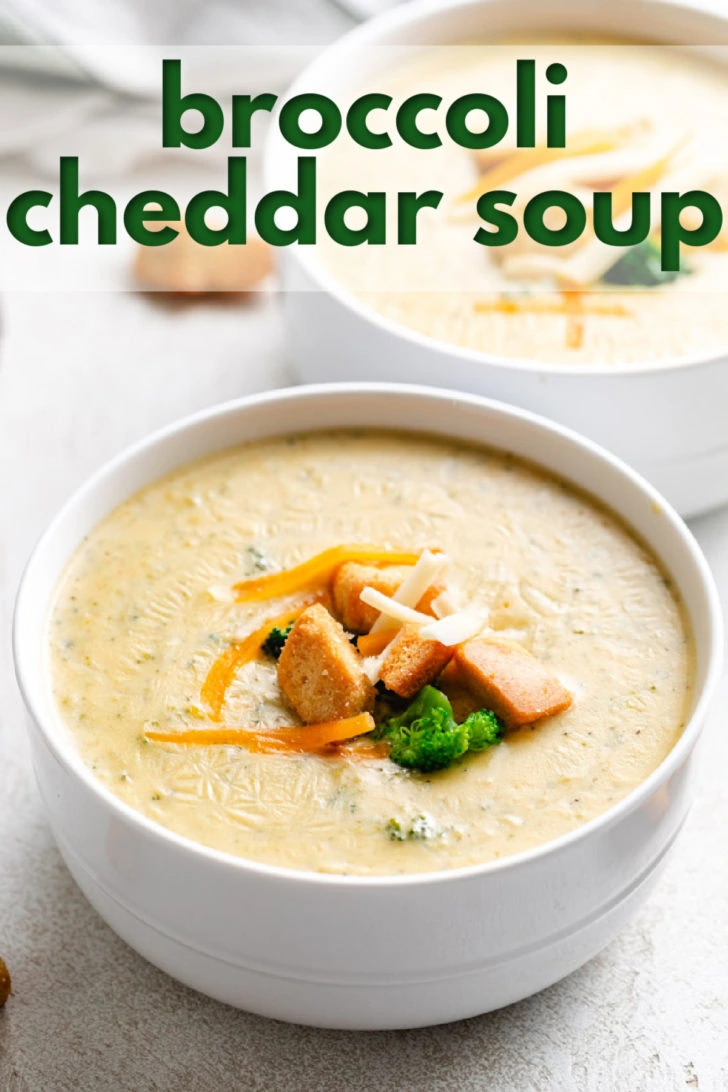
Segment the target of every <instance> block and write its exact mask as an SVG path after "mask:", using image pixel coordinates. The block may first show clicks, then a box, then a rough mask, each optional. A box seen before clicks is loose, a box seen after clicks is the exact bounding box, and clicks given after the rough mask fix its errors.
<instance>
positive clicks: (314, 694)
mask: <svg viewBox="0 0 728 1092" xmlns="http://www.w3.org/2000/svg"><path fill="white" fill-rule="evenodd" d="M362 664H363V661H362V658H361V656H360V655H359V653H358V652H357V651H356V649H355V648H354V647H353V646H352V644H351V643H350V642H349V640H348V638H347V636H346V634H345V633H344V630H343V628H342V627H341V626H340V625H339V623H338V622H337V621H336V619H335V618H332V617H331V615H330V614H329V612H328V611H327V610H326V608H325V607H323V606H321V604H320V603H314V604H313V605H312V606H310V607H307V608H306V610H305V611H304V612H303V614H301V615H299V617H298V619H297V621H296V623H295V625H294V627H293V629H292V630H291V633H290V636H289V637H288V640H287V641H286V643H285V645H284V646H283V651H282V652H281V655H280V659H279V660H278V681H279V683H280V686H281V690H282V691H283V693H284V694H285V696H286V698H287V699H288V701H289V702H290V704H291V705H292V706H293V708H294V709H295V711H296V712H297V713H298V715H299V717H300V718H301V720H303V721H305V723H306V724H319V723H321V722H323V721H329V720H343V719H344V718H345V717H353V716H355V715H356V714H358V713H363V712H369V711H371V710H372V709H373V708H374V698H375V691H374V687H373V686H372V684H371V683H370V682H369V679H368V678H367V677H366V675H365V674H364V670H363V666H362Z"/></svg>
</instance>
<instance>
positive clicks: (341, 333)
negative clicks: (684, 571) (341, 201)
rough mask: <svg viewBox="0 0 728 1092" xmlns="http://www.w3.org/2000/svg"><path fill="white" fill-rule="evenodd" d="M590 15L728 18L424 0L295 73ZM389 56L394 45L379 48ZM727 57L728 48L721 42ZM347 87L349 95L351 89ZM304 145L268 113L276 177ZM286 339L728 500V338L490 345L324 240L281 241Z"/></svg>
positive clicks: (312, 74)
mask: <svg viewBox="0 0 728 1092" xmlns="http://www.w3.org/2000/svg"><path fill="white" fill-rule="evenodd" d="M565 28H566V29H582V30H587V31H592V32H597V33H599V32H602V33H612V34H620V35H623V36H627V37H628V36H630V35H636V36H640V35H641V36H646V37H647V38H648V39H653V40H655V41H657V42H662V43H676V44H684V43H706V44H707V45H708V46H711V45H713V46H715V45H718V44H719V43H722V44H723V45H725V44H726V43H728V19H726V18H723V17H721V16H719V15H715V14H709V13H707V12H702V11H700V10H697V9H696V7H695V6H694V5H688V4H679V3H672V2H671V0H611V2H610V3H608V4H607V3H602V2H601V0H599V2H597V0H519V2H518V3H515V2H514V0H424V2H422V3H411V4H404V5H402V6H401V7H399V8H396V9H395V10H393V11H392V12H389V13H387V14H385V15H383V16H380V17H379V18H377V19H374V20H372V21H370V22H368V23H366V24H364V25H363V26H362V27H360V28H358V29H356V30H354V31H352V32H351V33H350V34H348V35H346V36H345V37H344V38H341V39H340V40H339V41H338V42H337V43H336V44H335V45H333V46H332V47H330V48H329V49H328V50H326V51H325V52H324V53H323V54H322V55H321V56H320V57H318V58H317V59H316V60H315V61H314V62H313V63H312V64H311V65H310V66H309V67H308V68H307V69H306V70H305V71H304V72H303V73H302V74H301V76H300V77H299V78H298V79H297V80H296V82H295V83H294V85H293V86H292V87H291V89H290V92H289V93H290V94H291V95H294V94H298V93H300V92H301V91H303V90H310V89H311V88H315V89H316V90H317V91H319V92H322V93H325V94H328V95H330V96H331V97H332V98H334V100H336V98H337V92H339V91H342V89H344V88H345V89H347V90H348V89H349V88H350V86H351V73H352V72H357V71H359V69H360V68H361V67H362V65H363V64H366V66H367V67H368V68H371V66H372V65H375V64H376V58H377V52H376V51H377V47H384V46H404V45H408V46H409V45H412V46H422V47H425V48H427V47H428V46H431V45H446V44H449V43H457V42H459V41H464V40H468V39H470V40H477V38H478V36H481V37H484V38H485V39H486V40H487V37H488V36H494V37H495V38H496V39H497V38H498V36H499V35H502V34H507V33H510V32H514V31H524V32H526V33H527V32H528V31H531V32H532V31H534V30H536V29H541V30H559V29H561V30H563V29H565ZM382 54H383V56H384V57H385V58H386V56H387V54H386V53H384V50H382ZM723 57H724V58H725V50H723ZM339 97H340V98H341V99H342V102H343V101H346V95H345V94H343V93H342V94H341V95H339ZM295 154H296V152H295V150H294V149H292V148H291V147H290V146H289V145H287V144H285V142H284V141H283V140H282V138H281V137H280V134H279V133H278V130H277V129H276V128H275V127H273V128H272V130H271V136H270V139H269V142H268V146H267V149H266V170H265V173H266V180H267V186H268V188H271V189H272V188H275V187H276V186H278V185H280V184H281V179H282V178H285V177H289V175H290V171H291V158H292V157H293V156H295ZM278 253H279V261H280V267H281V276H282V282H283V286H284V289H285V290H286V291H285V292H284V296H283V306H284V309H285V313H286V318H287V324H288V328H289V332H290V344H291V349H292V352H293V354H294V359H295V362H296V365H297V368H298V371H299V373H300V375H301V377H302V378H303V379H304V380H305V381H306V382H314V383H316V382H325V381H330V380H337V379H339V380H362V379H363V380H394V381H397V382H399V381H401V382H412V383H432V384H436V385H438V386H442V385H444V386H447V387H453V388H454V389H456V390H465V391H472V392H474V393H476V394H484V395H488V396H490V397H493V398H500V399H503V400H504V401H507V402H512V403H513V404H514V405H517V406H523V407H524V408H525V409H530V410H533V411H534V412H537V413H543V414H546V415H547V416H549V417H552V418H553V419H554V420H556V421H560V422H561V423H562V424H565V425H568V426H569V427H570V428H575V429H578V430H579V431H581V432H583V433H585V434H586V435H588V436H590V437H591V438H592V439H595V440H597V441H598V442H599V443H602V444H604V445H605V446H606V447H608V448H609V449H610V450H612V451H615V452H616V453H617V454H618V455H620V456H621V457H622V458H623V459H625V460H626V461H627V462H629V463H630V464H631V465H633V466H635V467H636V468H637V469H638V470H639V471H640V472H641V473H643V474H644V475H645V476H646V477H648V478H649V479H650V481H652V482H653V483H654V484H655V485H656V486H657V488H658V489H660V490H661V492H663V493H664V494H665V496H667V498H668V499H669V500H670V501H671V503H672V504H674V505H675V507H676V508H677V509H678V510H679V511H680V512H681V513H682V514H683V515H685V516H689V515H695V514H696V513H698V512H702V511H705V510H706V509H709V508H711V507H715V506H717V505H719V504H722V503H725V502H728V429H726V424H725V409H726V406H728V346H726V352H725V353H724V354H720V355H718V356H711V357H705V356H703V357H695V358H689V359H686V358H681V359H675V360H670V361H666V362H665V364H664V365H663V366H661V367H655V366H654V364H653V363H652V364H646V365H645V366H639V365H636V366H633V367H630V368H629V370H623V371H614V370H613V369H612V370H611V371H610V370H609V368H602V367H598V366H590V367H589V368H588V369H582V370H579V369H578V368H573V367H567V366H563V367H558V366H553V365H547V364H540V363H535V362H530V361H524V360H516V359H508V358H504V357H496V356H490V355H486V354H484V353H480V352H476V351H474V350H470V349H463V348H458V347H457V346H454V345H452V344H450V343H448V342H445V341H436V340H434V339H432V338H428V337H425V336H424V335H421V334H418V333H417V332H415V331H413V330H408V329H407V328H406V327H404V326H400V325H398V324H396V323H394V322H392V321H390V320H388V319H386V318H383V317H382V316H380V315H379V314H377V312H376V311H374V310H373V309H372V308H370V307H368V306H367V305H366V304H363V303H361V302H360V301H358V300H357V299H355V298H354V297H353V296H352V295H351V294H350V293H349V292H348V291H347V290H346V289H345V288H344V287H343V286H342V285H341V284H340V283H339V282H337V281H336V280H335V279H334V278H333V277H332V275H331V274H330V273H329V272H328V271H327V270H326V268H325V267H324V266H323V264H322V263H321V261H320V260H319V256H318V252H317V249H316V248H311V247H303V248H295V247H291V248H288V249H286V250H281V251H279V252H278Z"/></svg>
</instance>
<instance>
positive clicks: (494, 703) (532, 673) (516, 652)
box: [439, 638, 573, 728]
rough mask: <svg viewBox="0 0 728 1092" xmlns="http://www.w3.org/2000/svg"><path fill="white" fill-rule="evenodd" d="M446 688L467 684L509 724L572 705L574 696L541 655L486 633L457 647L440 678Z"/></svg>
mask: <svg viewBox="0 0 728 1092" xmlns="http://www.w3.org/2000/svg"><path fill="white" fill-rule="evenodd" d="M439 685H441V686H442V687H443V688H444V689H445V690H446V691H447V690H449V689H455V690H457V689H461V688H462V687H465V688H466V689H468V690H469V691H470V692H471V693H473V694H475V696H476V697H477V698H478V699H479V700H480V701H481V702H482V703H483V705H484V706H485V707H486V708H488V709H492V710H493V712H494V713H497V715H498V716H499V717H500V718H501V719H502V720H503V721H504V722H505V724H506V726H507V727H508V728H518V727H520V726H521V725H522V724H533V723H534V722H535V721H538V720H543V719H544V718H545V717H552V716H554V714H555V713H561V712H563V711H564V709H568V708H569V706H570V705H571V703H572V700H573V699H572V696H571V694H570V693H569V691H568V690H566V689H565V687H563V686H562V685H561V683H560V682H559V680H558V679H557V678H555V677H554V676H553V675H551V674H550V673H549V672H548V671H546V670H545V668H544V667H543V666H542V665H541V664H540V663H539V661H538V660H537V659H536V657H535V656H532V655H531V653H530V652H526V650H525V649H523V648H521V647H520V646H519V645H516V644H514V643H512V642H507V641H492V640H488V639H485V638H481V639H477V640H474V641H466V643H465V644H464V645H461V646H460V648H458V649H457V651H456V652H455V655H454V656H453V658H452V660H451V661H450V663H449V664H448V666H447V667H446V668H445V670H444V671H443V673H442V674H441V676H440V679H439Z"/></svg>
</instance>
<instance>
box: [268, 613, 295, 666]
mask: <svg viewBox="0 0 728 1092" xmlns="http://www.w3.org/2000/svg"><path fill="white" fill-rule="evenodd" d="M292 629H293V622H291V623H290V624H289V625H287V626H286V627H285V629H280V628H279V627H278V626H273V629H272V630H271V631H270V633H269V634H268V636H267V637H266V639H265V640H264V641H263V644H262V645H261V646H260V647H261V648H262V649H263V652H265V653H267V655H268V656H272V657H273V659H274V660H277V659H278V657H279V656H280V654H281V652H283V646H284V644H285V643H286V641H287V640H288V638H289V637H290V635H291V630H292Z"/></svg>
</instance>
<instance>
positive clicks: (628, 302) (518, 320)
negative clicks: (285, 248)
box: [320, 37, 728, 368]
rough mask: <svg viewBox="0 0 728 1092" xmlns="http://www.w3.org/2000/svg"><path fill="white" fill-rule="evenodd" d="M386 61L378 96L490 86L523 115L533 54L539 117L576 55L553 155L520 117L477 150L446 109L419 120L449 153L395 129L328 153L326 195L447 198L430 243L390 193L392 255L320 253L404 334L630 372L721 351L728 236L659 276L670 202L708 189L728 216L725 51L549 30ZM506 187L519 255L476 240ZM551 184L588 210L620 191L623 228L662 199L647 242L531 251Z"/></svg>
mask: <svg viewBox="0 0 728 1092" xmlns="http://www.w3.org/2000/svg"><path fill="white" fill-rule="evenodd" d="M382 52H383V51H382ZM384 55H385V56H387V54H386V53H385V54H384ZM389 56H390V57H391V62H390V68H389V69H387V70H386V74H385V75H379V76H377V77H376V78H374V77H372V79H371V86H372V87H374V86H375V85H376V87H377V89H378V90H380V91H385V90H386V91H388V93H390V94H391V95H392V96H393V98H394V101H395V105H397V104H398V103H400V102H401V101H403V100H404V99H405V98H406V97H408V96H410V95H414V94H417V93H420V92H431V93H432V92H434V93H436V94H439V95H441V96H442V98H443V102H444V104H449V103H450V102H452V101H454V100H455V99H456V98H458V97H459V96H461V95H466V94H470V93H473V92H477V91H485V92H488V93H490V94H494V95H496V96H497V97H498V98H499V99H500V100H501V101H502V102H504V103H505V104H506V106H507V107H508V109H509V114H510V116H511V118H514V117H515V101H514V100H515V71H516V59H517V58H519V57H520V58H522V57H528V58H533V59H534V60H535V62H536V71H537V73H538V81H539V82H538V83H537V88H538V91H537V96H538V97H537V103H538V109H537V120H538V121H539V123H541V122H543V119H544V117H545V108H542V107H543V104H544V102H545V98H546V95H547V93H554V92H555V91H556V89H555V88H554V87H553V86H551V85H548V84H547V83H546V81H545V78H544V76H543V73H544V71H545V69H546V67H547V66H548V65H549V64H551V63H552V62H554V61H561V62H563V63H564V65H565V66H566V68H567V71H568V79H567V82H566V84H565V85H564V86H563V88H561V89H559V90H563V92H564V94H565V95H566V102H567V106H566V121H567V142H566V148H565V149H563V151H556V152H555V153H553V154H551V155H550V156H549V155H548V154H546V152H545V132H544V130H543V127H541V128H540V131H539V132H538V135H537V151H539V154H538V155H536V156H534V154H533V152H532V151H529V149H520V150H519V149H517V148H516V146H515V137H514V136H513V130H514V128H515V125H514V124H513V123H511V128H510V129H509V132H508V133H507V135H506V137H505V139H504V140H503V142H502V143H501V144H499V145H498V146H496V147H495V148H493V149H491V150H489V151H484V152H482V153H477V152H473V151H470V150H468V149H466V148H463V147H460V146H459V145H457V144H455V143H453V142H452V141H451V140H450V139H449V138H448V136H447V133H446V132H445V130H444V125H443V124H442V120H441V119H438V118H436V115H435V114H434V113H433V112H432V111H430V112H428V113H425V114H423V115H422V120H421V122H420V125H421V128H423V129H427V131H428V132H429V131H431V130H434V131H437V132H438V133H439V134H440V135H441V137H442V138H443V146H442V147H440V148H430V149H426V150H418V149H415V148H412V147H410V146H408V145H407V144H406V143H405V142H404V141H403V140H400V139H397V136H396V132H395V134H394V136H395V139H394V142H393V146H392V147H391V148H387V149H384V150H382V149H377V150H376V151H367V150H365V149H362V148H359V147H357V145H355V144H354V142H353V141H351V140H348V139H347V137H346V135H342V136H340V137H339V138H338V139H337V141H336V142H335V144H334V145H332V146H331V148H330V149H329V150H328V151H327V152H326V153H322V155H321V160H322V163H321V167H322V179H323V185H324V188H325V189H326V192H327V193H329V192H330V193H334V192H337V191H338V190H342V189H345V188H347V187H352V186H355V187H357V188H358V189H361V190H363V191H365V192H369V191H378V190H382V191H384V192H386V193H387V194H388V195H389V194H394V193H396V192H398V191H409V190H412V191H414V192H416V193H422V192H423V191H424V190H427V189H434V190H438V191H441V192H442V193H443V194H444V198H443V200H442V201H441V203H440V205H439V207H438V208H437V209H436V210H431V209H423V210H422V211H421V212H420V213H419V215H418V239H417V245H416V246H400V245H397V244H396V242H395V241H394V240H396V238H397V230H396V224H395V222H394V220H393V217H394V215H395V211H396V210H395V207H394V201H392V202H391V204H390V205H389V206H388V215H389V220H390V222H389V231H388V236H387V244H386V245H383V246H355V247H350V248H347V247H342V246H337V245H335V244H334V243H332V242H331V241H330V240H328V241H325V242H323V243H322V244H321V249H320V255H321V259H322V261H323V262H324V264H325V265H326V266H327V267H328V269H329V270H330V272H331V273H333V275H334V276H335V278H336V279H337V280H338V281H339V282H341V283H343V284H344V285H345V286H346V287H347V288H348V289H350V291H352V292H353V293H354V294H355V295H356V296H357V297H358V298H359V299H360V300H361V301H362V302H363V303H365V304H367V305H369V306H370V307H372V308H373V309H374V310H376V311H377V312H379V313H380V314H381V315H383V316H384V317H386V318H388V319H391V320H393V321H394V322H395V323H397V324H399V325H402V326H406V327H409V328H411V329H412V330H415V331H417V332H419V333H421V334H424V335H427V336H428V337H432V338H435V339H437V340H440V341H446V342H451V343H454V344H455V345H458V346H461V347H463V348H466V349H472V350H476V351H479V352H483V353H488V354H494V355H496V356H505V357H516V358H521V359H530V360H537V361H541V362H545V363H549V364H557V365H564V366H567V367H570V366H573V367H578V368H582V367H587V368H588V367H593V366H608V367H609V368H622V367H627V368H628V367H630V366H634V365H645V364H646V365H649V364H654V365H655V366H658V365H660V364H661V363H663V362H665V361H666V360H668V359H672V360H675V359H678V358H682V357H685V356H690V355H694V354H713V353H718V352H720V351H721V350H725V347H726V345H728V309H726V307H725V305H724V300H725V296H726V292H727V291H728V255H727V254H726V251H727V250H728V234H727V233H726V229H725V228H724V231H723V232H722V233H721V234H720V235H719V236H718V238H717V239H716V240H715V241H714V243H712V244H710V245H709V246H706V247H700V248H697V247H689V246H688V247H684V248H683V253H684V261H683V264H682V272H681V273H680V274H679V275H678V276H676V277H673V278H672V279H670V278H669V277H664V276H662V275H661V274H660V273H659V260H660V259H659V248H660V245H661V223H660V211H661V194H662V192H667V191H678V192H681V193H685V192H686V191H689V190H692V189H703V190H706V191H708V192H709V193H711V194H712V195H714V196H715V197H716V198H717V199H718V200H719V201H720V202H721V204H722V205H723V208H724V210H725V208H726V201H727V199H728V156H727V155H726V153H725V150H724V148H723V147H722V146H721V145H720V143H719V142H716V139H715V138H716V134H717V133H721V132H724V131H725V130H726V125H727V124H728V69H726V67H725V65H724V64H723V63H722V62H721V61H720V60H719V59H715V60H714V61H710V60H707V59H706V57H705V56H697V55H696V54H692V55H691V54H690V53H689V52H688V51H687V50H680V51H678V50H677V49H675V48H671V47H667V46H657V45H641V46H639V45H628V44H625V43H624V42H616V41H603V42H593V41H592V42H589V41H587V40H585V39H584V40H580V39H578V38H577V37H572V38H569V39H561V40H560V42H559V44H554V43H550V42H548V41H547V40H546V39H545V38H543V39H539V38H536V39H534V41H533V42H532V43H531V44H529V45H528V47H524V46H523V45H520V46H515V45H509V44H507V43H504V44H502V45H489V46H486V45H477V46H443V47H439V48H433V49H431V50H429V51H428V50H425V51H424V52H423V53H422V54H421V55H419V56H417V57H414V58H413V57H411V56H408V57H406V58H405V56H404V51H400V50H397V49H392V50H391V52H390V54H389ZM367 86H368V85H367ZM471 125H472V127H473V128H477V127H478V126H477V124H476V121H472V123H471ZM372 127H374V122H372ZM541 153H544V155H543V157H542V158H539V156H540V154H541ZM496 189H497V190H500V189H504V190H507V191H512V192H514V193H515V194H516V201H515V203H514V204H513V205H512V207H511V208H507V207H506V206H505V205H501V209H503V210H505V211H507V212H510V213H511V214H512V215H513V216H514V217H515V220H516V222H517V223H518V225H519V234H518V237H517V239H516V240H515V241H514V242H513V243H511V244H508V245H504V246H497V247H488V246H483V245H478V244H477V243H476V242H474V241H473V237H474V235H475V232H476V231H477V230H478V228H479V227H482V226H483V224H482V222H481V220H480V219H479V217H478V215H477V212H476V202H477V196H478V194H479V193H482V192H485V191H488V190H496ZM547 190H562V191H566V192H567V193H569V194H573V195H575V196H576V197H578V198H579V200H580V201H581V202H582V204H583V205H584V207H585V209H586V210H587V215H588V217H590V216H591V209H592V199H593V194H594V192H597V191H605V190H606V191H611V192H612V194H613V202H614V204H613V208H614V209H615V210H616V211H615V214H614V222H615V224H616V225H617V226H619V227H620V229H622V230H623V229H624V228H625V227H628V226H629V225H630V223H631V219H632V213H631V194H632V193H633V192H634V191H642V192H649V193H650V195H651V202H652V206H651V221H650V234H649V236H648V238H647V240H646V242H645V243H643V244H641V245H640V246H639V247H633V248H629V249H626V248H616V247H612V246H606V245H604V244H601V243H600V242H599V240H597V239H595V237H594V233H593V231H592V228H591V221H590V220H588V222H587V226H586V228H585V230H584V232H583V234H582V235H581V237H580V238H579V239H578V240H576V242H574V243H571V244H569V245H567V246H560V247H547V246H544V245H540V244H538V243H535V242H534V241H533V240H532V239H530V238H529V237H528V235H527V234H526V233H525V232H524V229H523V223H522V216H523V209H524V207H525V204H526V202H527V201H528V200H529V199H530V198H531V197H533V196H534V195H536V194H538V193H543V192H545V191H547ZM352 216H353V214H352ZM691 216H692V219H691ZM696 216H697V221H698V222H699V220H700V217H699V216H698V214H697V213H695V212H693V213H692V214H691V213H689V212H686V213H684V214H683V219H684V220H685V223H686V226H696V225H695V222H694V221H695V217H696ZM545 223H546V225H547V226H549V227H551V228H554V229H557V228H561V227H562V226H563V223H564V214H563V213H562V212H561V211H559V210H556V209H551V210H550V211H549V212H548V213H547V215H546V218H545ZM352 226H354V225H353V224H352ZM489 230H490V231H491V232H492V231H493V230H494V229H493V227H492V226H490V227H489ZM617 263H620V264H619V265H617ZM656 269H657V270H658V271H657V272H656Z"/></svg>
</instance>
